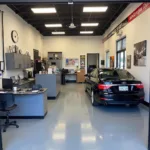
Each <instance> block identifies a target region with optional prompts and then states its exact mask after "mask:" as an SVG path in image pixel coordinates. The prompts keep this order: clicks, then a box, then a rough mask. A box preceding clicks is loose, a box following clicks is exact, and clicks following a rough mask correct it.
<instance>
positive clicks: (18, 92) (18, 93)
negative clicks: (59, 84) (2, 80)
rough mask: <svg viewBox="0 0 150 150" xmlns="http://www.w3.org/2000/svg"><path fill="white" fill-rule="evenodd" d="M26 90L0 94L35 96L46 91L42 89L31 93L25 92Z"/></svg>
mask: <svg viewBox="0 0 150 150" xmlns="http://www.w3.org/2000/svg"><path fill="white" fill-rule="evenodd" d="M26 90H27V89H23V90H22V91H17V92H13V91H0V93H2V94H5V93H6V94H7V93H12V94H14V95H32V94H33V95H35V94H42V93H44V92H46V91H47V89H46V88H43V90H42V91H41V90H40V91H37V92H33V91H26Z"/></svg>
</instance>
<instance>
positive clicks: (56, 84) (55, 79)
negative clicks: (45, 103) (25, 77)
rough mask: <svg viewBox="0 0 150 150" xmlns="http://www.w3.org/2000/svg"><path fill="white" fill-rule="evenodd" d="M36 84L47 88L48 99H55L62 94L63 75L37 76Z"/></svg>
mask: <svg viewBox="0 0 150 150" xmlns="http://www.w3.org/2000/svg"><path fill="white" fill-rule="evenodd" d="M35 83H36V84H40V85H42V87H43V88H47V97H48V98H49V99H55V98H56V97H57V95H58V94H59V92H60V87H61V75H60V74H36V76H35Z"/></svg>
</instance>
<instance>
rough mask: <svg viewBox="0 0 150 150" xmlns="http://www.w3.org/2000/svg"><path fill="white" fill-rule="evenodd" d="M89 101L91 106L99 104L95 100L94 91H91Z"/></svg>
mask: <svg viewBox="0 0 150 150" xmlns="http://www.w3.org/2000/svg"><path fill="white" fill-rule="evenodd" d="M91 103H92V105H93V106H98V105H99V104H98V103H97V102H96V101H95V96H94V91H93V90H92V92H91Z"/></svg>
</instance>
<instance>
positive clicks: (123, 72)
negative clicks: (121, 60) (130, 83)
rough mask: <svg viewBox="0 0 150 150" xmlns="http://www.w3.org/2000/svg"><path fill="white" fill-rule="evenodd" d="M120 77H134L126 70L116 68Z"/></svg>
mask: <svg viewBox="0 0 150 150" xmlns="http://www.w3.org/2000/svg"><path fill="white" fill-rule="evenodd" d="M117 73H118V75H119V77H120V78H121V79H134V77H133V76H132V75H131V74H130V73H129V72H128V71H127V70H117Z"/></svg>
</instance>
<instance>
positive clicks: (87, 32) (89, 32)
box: [80, 31, 94, 34]
mask: <svg viewBox="0 0 150 150" xmlns="http://www.w3.org/2000/svg"><path fill="white" fill-rule="evenodd" d="M93 33H94V32H93V31H80V34H93Z"/></svg>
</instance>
